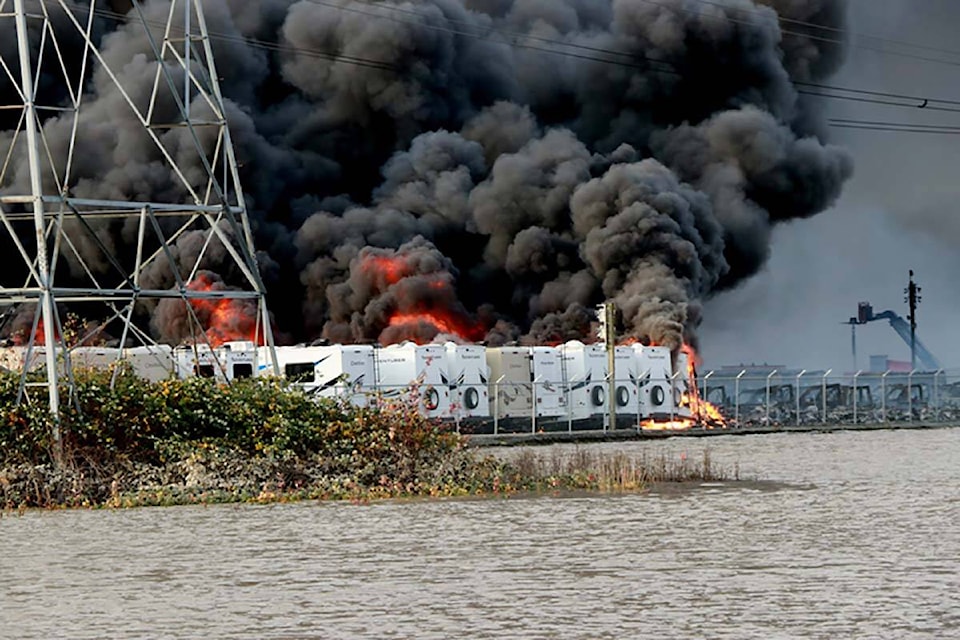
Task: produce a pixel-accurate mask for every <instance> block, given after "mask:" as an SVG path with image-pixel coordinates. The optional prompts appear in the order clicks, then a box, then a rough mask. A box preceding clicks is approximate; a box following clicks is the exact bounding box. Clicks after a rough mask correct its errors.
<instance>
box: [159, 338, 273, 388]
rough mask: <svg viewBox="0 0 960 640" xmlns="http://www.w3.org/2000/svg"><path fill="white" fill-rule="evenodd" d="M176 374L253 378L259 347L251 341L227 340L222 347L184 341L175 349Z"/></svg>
mask: <svg viewBox="0 0 960 640" xmlns="http://www.w3.org/2000/svg"><path fill="white" fill-rule="evenodd" d="M173 355H174V362H175V363H176V369H177V376H178V377H179V378H181V379H185V378H193V377H199V378H214V379H216V380H217V381H218V382H229V381H232V380H237V379H240V378H252V377H253V376H254V374H255V372H256V370H257V348H256V346H255V345H254V344H253V343H252V342H249V341H236V342H224V343H223V344H222V345H220V346H219V347H216V348H213V349H211V348H210V345H207V344H194V345H181V346H179V347H176V348H175V349H174V350H173Z"/></svg>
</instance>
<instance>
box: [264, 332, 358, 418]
mask: <svg viewBox="0 0 960 640" xmlns="http://www.w3.org/2000/svg"><path fill="white" fill-rule="evenodd" d="M276 353H277V364H278V365H279V367H280V372H279V374H278V373H277V372H276V371H274V368H273V362H272V360H271V359H270V353H269V350H268V349H267V348H266V347H261V348H260V349H258V351H257V361H258V363H259V365H258V371H257V375H259V376H272V375H279V376H280V377H283V378H286V379H287V380H289V381H290V382H291V383H293V384H295V385H297V386H299V387H301V388H302V389H303V390H304V392H306V393H309V394H313V395H316V396H318V397H321V398H346V399H347V400H349V401H350V402H351V403H352V404H354V405H356V406H358V407H365V406H367V400H368V397H369V394H370V393H372V392H373V385H374V383H375V373H374V363H373V358H374V354H373V347H372V346H370V345H363V344H336V345H325V346H310V347H308V346H302V345H301V346H294V347H276Z"/></svg>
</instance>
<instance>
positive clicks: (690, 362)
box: [640, 344, 727, 431]
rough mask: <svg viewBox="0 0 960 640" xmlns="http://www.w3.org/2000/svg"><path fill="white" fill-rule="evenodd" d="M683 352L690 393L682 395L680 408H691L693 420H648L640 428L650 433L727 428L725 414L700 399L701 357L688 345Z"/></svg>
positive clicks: (685, 345)
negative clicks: (698, 373) (701, 428)
mask: <svg viewBox="0 0 960 640" xmlns="http://www.w3.org/2000/svg"><path fill="white" fill-rule="evenodd" d="M681 350H682V351H683V353H685V354H686V356H687V370H686V372H685V374H686V376H687V383H688V384H687V387H688V389H689V391H687V392H685V393H683V394H681V396H680V406H681V407H689V408H690V410H691V413H693V418H680V419H674V420H671V421H667V422H655V421H653V420H647V421H646V422H643V423H641V425H640V426H641V427H642V428H643V429H648V430H650V431H680V430H683V429H690V428H692V427H695V426H699V427H703V428H706V429H712V428H714V427H720V428H725V427H726V426H727V421H726V418H724V417H723V414H722V413H720V410H719V409H717V407H716V406H714V405H713V404H712V403H710V402H707V400H705V399H704V398H702V397H700V389H699V387H698V386H697V369H696V365H697V362H698V361H699V360H700V357H699V356H698V355H697V352H696V351H694V350H693V347H691V346H690V345H688V344H684V345H683V346H682V347H681Z"/></svg>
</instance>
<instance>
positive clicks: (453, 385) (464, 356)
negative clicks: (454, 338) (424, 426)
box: [443, 342, 490, 419]
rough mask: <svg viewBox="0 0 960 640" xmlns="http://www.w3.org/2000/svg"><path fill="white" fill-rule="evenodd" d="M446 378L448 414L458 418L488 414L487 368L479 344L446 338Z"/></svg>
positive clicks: (483, 416)
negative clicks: (448, 390) (448, 340)
mask: <svg viewBox="0 0 960 640" xmlns="http://www.w3.org/2000/svg"><path fill="white" fill-rule="evenodd" d="M443 346H444V349H445V350H446V354H447V360H446V366H447V371H446V382H447V385H448V388H449V389H450V415H451V416H452V417H454V418H457V419H463V418H486V417H489V416H490V401H489V391H488V389H487V383H488V382H489V380H490V368H489V367H488V366H487V359H486V356H485V355H484V348H483V347H482V346H480V345H472V344H456V343H454V342H447V343H446V344H444V345H443Z"/></svg>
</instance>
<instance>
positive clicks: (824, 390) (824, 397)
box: [820, 369, 833, 424]
mask: <svg viewBox="0 0 960 640" xmlns="http://www.w3.org/2000/svg"><path fill="white" fill-rule="evenodd" d="M832 372H833V369H827V371H826V372H825V373H824V374H823V381H822V384H823V386H822V387H821V389H820V402H821V404H823V424H827V376H829V375H830V374H831V373H832Z"/></svg>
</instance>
